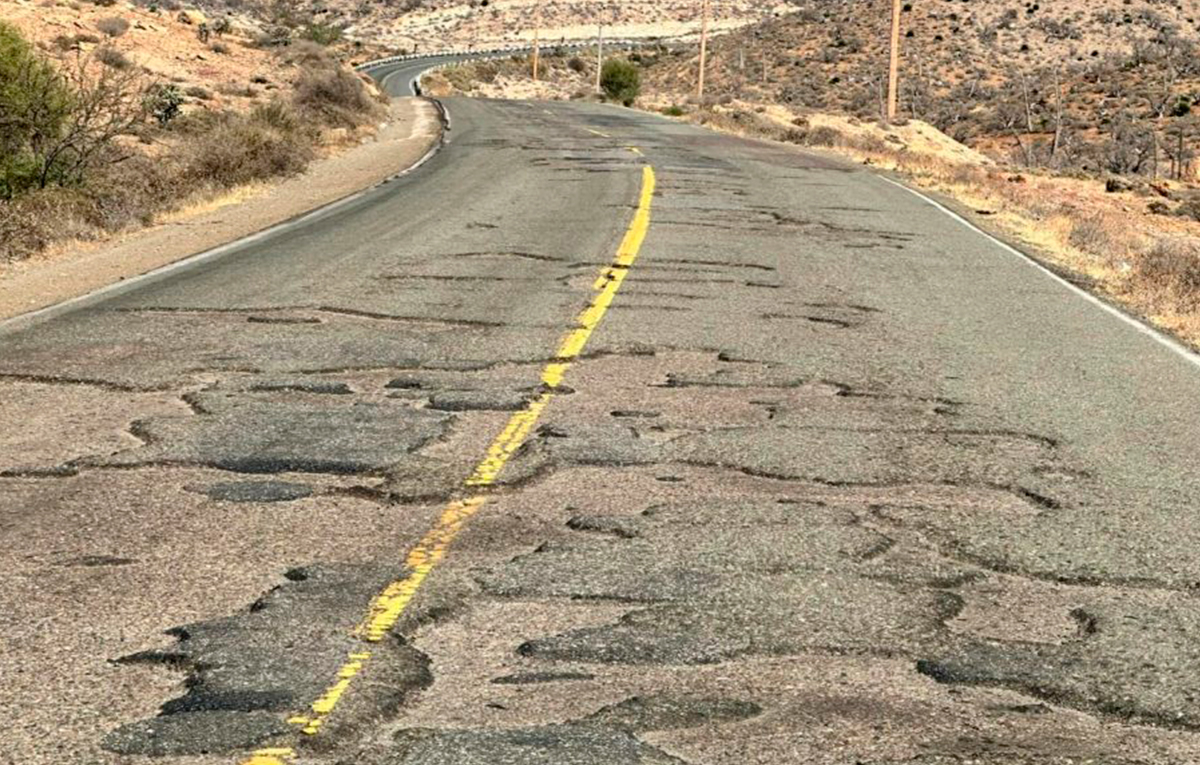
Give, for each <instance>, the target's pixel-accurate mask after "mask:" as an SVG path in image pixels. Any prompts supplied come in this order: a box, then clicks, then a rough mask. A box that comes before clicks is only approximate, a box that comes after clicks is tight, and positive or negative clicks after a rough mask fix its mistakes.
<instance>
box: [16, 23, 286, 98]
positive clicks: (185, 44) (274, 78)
mask: <svg viewBox="0 0 1200 765" xmlns="http://www.w3.org/2000/svg"><path fill="white" fill-rule="evenodd" d="M151 7H153V8H154V10H151ZM0 19H3V20H4V21H7V22H9V23H11V24H12V25H14V26H15V27H17V29H19V30H20V31H21V34H22V35H24V36H25V38H26V39H28V40H29V41H31V42H33V43H34V44H35V45H37V46H38V47H39V48H41V49H42V50H43V51H45V52H46V53H47V54H48V55H51V56H54V57H68V58H69V57H71V56H73V55H74V54H76V53H82V54H84V55H87V54H91V53H93V52H94V51H95V50H96V49H97V47H99V46H100V45H102V44H103V45H105V46H106V47H107V48H109V49H110V50H112V51H113V54H111V56H112V59H111V60H112V61H113V62H114V63H116V64H117V65H118V66H122V65H124V66H126V67H128V68H136V69H140V70H142V71H144V72H145V74H146V75H147V77H149V78H151V79H155V80H162V81H165V82H172V83H175V84H176V85H178V86H179V87H180V88H181V89H184V90H185V91H186V93H187V95H188V98H189V100H190V101H191V102H192V103H193V104H194V105H196V106H198V107H204V108H214V109H219V108H224V107H226V106H233V107H243V106H245V105H246V104H247V103H249V102H250V101H251V100H252V99H254V98H255V97H259V96H267V95H270V93H271V92H272V91H274V90H277V89H278V88H280V87H282V86H286V84H287V82H288V80H289V79H290V77H291V76H292V72H291V71H289V67H288V66H287V65H286V64H285V63H284V62H283V61H281V60H280V59H279V57H277V56H275V55H273V54H272V52H271V51H270V50H266V49H260V48H255V47H252V46H251V45H249V44H248V43H249V42H250V39H249V37H248V35H249V30H246V29H244V28H241V27H240V25H236V24H233V25H231V29H230V30H229V31H228V32H222V33H219V34H218V33H215V32H212V31H209V32H208V33H207V34H206V35H205V34H203V33H202V32H201V31H200V25H201V24H206V27H205V28H206V29H209V28H210V27H212V26H215V25H214V24H213V21H212V20H211V19H208V18H206V17H205V16H204V14H202V13H200V12H198V11H195V10H191V11H186V12H185V11H181V10H175V11H169V10H166V9H165V7H160V6H145V7H142V6H138V5H134V4H132V3H126V2H117V3H112V4H106V3H97V4H92V3H67V2H61V3H59V2H54V1H53V0H49V1H46V0H36V1H35V0H0ZM202 36H205V37H207V39H206V40H202V39H201V37H202Z"/></svg>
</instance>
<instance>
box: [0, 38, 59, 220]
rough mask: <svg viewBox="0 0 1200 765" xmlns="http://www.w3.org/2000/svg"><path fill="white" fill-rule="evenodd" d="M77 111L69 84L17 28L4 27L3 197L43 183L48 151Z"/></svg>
mask: <svg viewBox="0 0 1200 765" xmlns="http://www.w3.org/2000/svg"><path fill="white" fill-rule="evenodd" d="M72 107H73V103H72V98H71V91H70V88H69V87H68V85H67V82H66V80H65V79H64V78H63V77H62V75H61V74H60V73H59V72H58V70H57V69H56V68H55V67H54V65H53V64H51V63H50V62H49V61H47V60H46V59H44V58H42V57H41V56H39V55H38V53H37V52H36V51H35V50H34V48H33V46H32V45H30V44H29V43H28V42H26V41H25V39H24V38H23V37H21V35H20V34H19V33H18V32H17V30H16V28H15V27H13V26H11V25H9V24H5V23H0V198H5V199H11V198H12V197H13V196H16V195H17V194H19V193H21V192H22V191H24V190H25V189H27V188H29V187H31V186H35V185H39V183H38V178H39V176H40V174H41V171H42V161H41V160H42V157H43V155H44V153H45V151H46V148H47V147H48V146H50V145H51V144H53V143H54V142H55V141H56V140H57V139H58V137H59V136H60V135H61V134H62V132H63V130H64V128H65V126H66V123H67V120H68V119H69V117H70V114H71V110H72Z"/></svg>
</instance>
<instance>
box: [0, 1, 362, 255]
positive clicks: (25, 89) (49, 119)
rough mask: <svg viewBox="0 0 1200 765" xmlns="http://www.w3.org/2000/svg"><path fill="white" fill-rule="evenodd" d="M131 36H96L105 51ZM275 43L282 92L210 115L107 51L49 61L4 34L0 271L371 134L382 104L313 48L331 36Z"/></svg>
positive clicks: (117, 26)
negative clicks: (285, 78)
mask: <svg viewBox="0 0 1200 765" xmlns="http://www.w3.org/2000/svg"><path fill="white" fill-rule="evenodd" d="M201 23H205V24H207V23H208V22H201ZM214 27H215V28H216V29H220V30H222V34H224V32H225V31H226V28H224V27H223V25H219V24H214V25H213V27H209V29H208V32H207V34H209V35H212V34H214V32H213V31H212V30H213V28H214ZM127 30H128V24H127V23H126V24H122V23H118V22H116V21H109V20H105V22H104V23H103V25H101V31H102V32H103V33H104V35H105V39H108V40H112V39H115V38H117V37H120V36H121V35H123V34H125V32H126V31H127ZM198 34H200V33H199V32H198ZM282 34H283V33H282V32H280V33H279V34H278V35H277V37H276V42H275V43H273V44H272V47H273V49H274V50H276V51H277V52H276V53H275V54H273V55H274V56H275V58H276V59H277V61H278V65H279V66H280V67H282V68H283V69H284V70H285V71H287V72H289V73H290V81H289V82H287V83H286V87H278V88H275V89H274V90H273V91H272V92H271V95H270V96H269V97H266V98H262V97H258V98H255V99H253V100H250V99H247V101H249V102H248V103H246V104H245V106H243V107H241V108H232V107H231V108H212V106H211V104H210V103H209V102H210V100H211V99H212V98H213V94H212V93H211V92H210V91H209V90H208V89H207V88H204V87H200V86H192V87H188V88H186V89H185V88H181V87H180V86H179V85H177V84H176V83H174V82H171V81H169V80H164V79H161V78H158V77H155V76H154V75H152V74H151V73H149V72H148V71H146V70H144V69H143V68H141V67H140V66H138V65H137V64H136V63H135V59H133V58H131V57H130V56H128V55H126V54H125V53H123V52H121V51H120V50H118V49H117V48H115V47H114V46H113V44H112V43H111V42H104V40H98V42H97V43H96V44H95V45H93V46H90V47H89V49H88V50H86V51H85V50H83V49H82V48H81V47H80V46H79V45H78V44H75V43H72V44H70V45H68V46H60V47H58V48H56V49H54V50H46V49H44V48H39V47H37V46H34V45H33V44H31V43H30V42H29V41H28V40H26V39H24V38H23V37H22V35H21V34H20V33H19V32H18V31H17V29H16V28H15V27H14V26H12V25H11V24H7V23H4V22H0V264H3V263H4V262H12V261H16V260H21V259H24V258H28V257H29V256H31V255H33V254H36V253H38V252H40V251H42V250H45V249H46V248H48V247H51V246H53V245H55V244H58V243H63V242H70V241H87V240H94V239H99V238H103V237H105V236H107V235H110V234H112V233H115V232H120V231H125V230H129V229H133V228H137V227H140V226H145V225H149V224H152V223H154V222H155V220H156V219H157V218H159V217H160V216H162V215H164V214H166V213H169V212H171V211H173V210H175V209H178V208H181V207H185V206H190V205H194V204H197V203H200V202H202V201H204V200H206V199H212V198H214V197H217V196H220V195H221V194H222V193H225V192H228V191H229V190H231V189H234V188H235V187H238V186H243V185H246V184H253V183H258V182H263V181H271V180H273V179H278V178H282V177H286V176H289V175H294V174H296V173H299V172H301V171H303V170H304V169H305V168H306V167H307V166H308V164H309V162H311V161H312V160H313V159H314V158H316V157H317V156H319V155H320V154H321V153H322V152H323V151H325V150H326V149H327V148H328V147H329V146H331V145H333V144H337V143H339V142H341V143H345V142H348V141H349V139H350V138H351V137H352V135H353V133H355V132H357V131H369V130H371V129H373V126H374V125H376V124H377V123H378V122H379V120H380V118H381V116H382V115H383V113H384V106H383V102H382V101H381V99H380V97H379V96H378V93H377V91H375V90H374V89H373V87H372V86H370V85H369V84H368V83H366V82H364V81H363V80H362V78H360V76H359V75H357V74H355V73H354V72H352V71H350V70H349V69H347V68H346V67H344V66H343V65H342V64H341V63H340V62H339V60H338V59H337V58H336V57H335V56H334V55H333V54H332V53H331V52H330V50H329V49H328V48H326V47H325V46H324V45H322V44H321V43H319V42H315V41H314V40H316V39H322V40H328V39H329V37H330V33H329V32H328V30H319V31H318V32H314V31H313V27H312V26H311V25H307V24H304V25H299V26H297V27H296V28H295V29H292V30H290V31H289V32H288V34H287V39H286V41H284V40H280V39H279V38H281V37H282ZM248 42H249V44H254V45H259V44H262V41H261V40H258V41H248ZM252 92H256V91H252Z"/></svg>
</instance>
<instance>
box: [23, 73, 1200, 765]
mask: <svg viewBox="0 0 1200 765" xmlns="http://www.w3.org/2000/svg"><path fill="white" fill-rule="evenodd" d="M430 63H432V62H430V61H421V62H414V63H405V64H397V65H396V66H395V67H394V68H390V69H388V70H387V71H386V73H384V75H383V77H382V80H383V82H384V83H385V86H386V87H387V89H388V91H389V92H391V93H402V92H404V90H405V89H406V88H407V87H408V83H409V82H411V79H412V77H413V76H415V74H416V73H417V72H418V71H419V69H420V68H421V67H424V66H428V65H429V64H430ZM445 105H446V107H447V109H448V110H449V112H450V114H451V115H452V117H453V129H452V131H451V133H450V138H451V140H450V141H449V143H448V144H447V145H446V146H445V148H444V149H443V150H442V151H441V152H440V153H438V154H437V155H436V156H434V157H433V158H432V159H431V160H430V161H429V162H427V163H426V164H425V165H424V166H422V167H421V168H419V169H418V170H416V171H415V172H413V173H411V174H410V175H408V176H406V177H404V178H402V179H399V180H397V181H394V182H392V183H389V184H386V185H384V186H381V187H379V188H377V189H374V190H372V191H370V192H368V193H366V194H364V195H363V196H361V197H359V198H358V199H356V200H354V201H352V202H349V203H347V204H345V205H343V206H342V207H340V208H338V209H336V210H333V211H331V212H329V213H328V214H326V215H321V216H316V217H314V218H312V219H309V220H307V221H305V222H302V223H301V224H299V225H296V226H292V227H290V228H287V229H285V230H283V231H281V232H279V233H278V234H276V235H274V236H271V237H268V238H265V239H261V240H258V241H255V242H252V243H249V244H247V245H245V246H243V247H240V248H236V249H234V250H233V251H231V252H230V253H228V254H227V255H225V256H223V257H220V258H216V259H210V260H208V261H204V262H201V263H198V264H196V265H195V266H193V267H190V268H186V269H180V270H177V271H175V272H173V273H172V274H171V275H170V276H169V277H168V278H164V279H160V280H157V281H153V280H150V281H146V282H144V283H140V284H139V286H137V287H136V288H134V289H131V290H129V291H126V292H124V293H121V294H115V295H113V296H110V297H107V298H104V299H100V300H93V301H90V302H87V301H85V302H83V303H81V304H79V307H77V308H76V309H75V310H72V311H70V312H65V313H61V314H59V315H56V316H54V317H53V318H50V319H49V320H47V321H44V322H42V323H39V324H36V325H33V326H26V327H23V328H22V329H20V330H19V331H15V332H8V333H6V334H2V335H0V556H2V557H3V559H2V561H0V562H2V565H0V614H3V617H0V618H2V620H3V621H0V638H2V641H3V647H4V650H3V651H0V675H2V676H3V677H4V679H5V680H4V683H3V687H2V688H0V707H2V708H3V709H4V710H5V715H6V718H7V720H8V722H9V727H8V728H7V732H6V734H5V753H6V754H7V755H8V757H9V758H10V759H11V760H12V761H14V762H21V763H25V764H27V765H31V764H34V763H51V762H53V763H62V762H72V763H84V762H86V763H99V764H100V765H115V764H116V763H125V762H131V761H132V760H131V759H130V758H131V757H133V756H134V755H140V754H152V755H156V756H158V757H159V758H160V759H157V760H155V761H156V762H162V763H183V762H187V763H197V762H204V763H217V762H228V763H234V762H253V763H255V765H278V763H288V762H293V761H294V762H297V763H305V764H307V763H322V764H330V765H331V764H332V763H337V762H355V763H362V764H364V765H374V764H379V765H438V764H441V763H455V764H458V763H477V762H478V763H534V762H546V763H556V765H626V764H630V765H632V764H634V763H640V764H646V763H653V764H655V765H667V764H668V763H670V764H677V763H681V762H682V763H690V764H691V765H709V764H716V763H722V764H724V763H735V762H736V763H739V764H743V763H764V764H766V763H770V764H771V765H782V764H784V763H789V764H790V763H805V764H807V763H827V764H829V765H834V764H835V763H838V764H844V763H850V762H871V763H899V762H906V763H913V762H916V763H925V764H926V765H933V764H934V763H937V764H939V765H940V764H942V763H965V762H975V763H988V764H992V765H1001V764H1002V763H1003V764H1004V765H1009V764H1011V763H1065V762H1068V761H1071V762H1086V761H1096V762H1106V763H1160V762H1161V763H1169V762H1195V761H1200V739H1197V736H1196V733H1195V731H1196V730H1197V729H1200V706H1198V705H1197V704H1196V694H1197V691H1196V688H1195V678H1196V677H1197V676H1198V675H1200V648H1198V646H1200V611H1198V610H1197V609H1196V607H1195V604H1196V600H1195V588H1196V586H1197V583H1198V582H1200V573H1198V572H1200V517H1198V516H1197V513H1196V497H1197V496H1200V407H1198V406H1197V402H1198V401H1200V370H1198V369H1197V366H1196V361H1195V357H1193V356H1191V355H1190V354H1188V353H1187V352H1185V351H1182V350H1180V349H1178V348H1177V347H1174V346H1172V345H1170V344H1169V343H1165V342H1162V341H1161V340H1159V339H1156V336H1153V335H1152V334H1150V333H1149V332H1148V331H1146V330H1145V329H1144V328H1142V327H1141V326H1140V325H1138V324H1136V323H1134V322H1132V321H1129V320H1125V319H1123V318H1121V317H1120V316H1119V315H1117V314H1114V313H1113V312H1112V311H1110V310H1108V309H1106V308H1105V307H1103V306H1102V305H1100V304H1098V303H1096V302H1094V301H1092V300H1089V299H1086V298H1084V297H1082V296H1081V295H1080V294H1078V293H1077V292H1075V291H1073V290H1072V289H1071V288H1070V287H1069V286H1067V285H1066V284H1064V283H1063V282H1060V281H1058V280H1056V279H1055V278H1053V277H1051V276H1049V275H1048V274H1047V273H1046V272H1044V271H1042V270H1039V269H1038V268H1036V267H1034V266H1033V265H1031V264H1030V262H1028V261H1026V260H1024V259H1023V258H1022V257H1020V256H1019V255H1017V254H1015V253H1014V252H1013V251H1011V250H1009V249H1006V248H1005V247H1004V246H1002V245H1000V244H999V243H997V242H996V241H994V240H992V239H990V238H988V237H986V236H984V235H982V234H981V233H980V232H978V231H976V230H974V229H972V228H970V227H969V226H967V225H964V224H963V223H962V222H961V221H959V220H956V219H955V218H953V217H951V216H950V215H949V214H947V212H946V211H944V210H942V209H940V208H938V207H935V206H934V205H932V204H931V203H929V202H928V201H926V200H924V199H921V198H919V197H917V196H915V195H914V194H912V193H910V192H908V191H906V190H904V189H903V188H899V187H897V186H896V185H894V184H892V183H890V182H888V181H887V180H885V179H883V178H880V177H879V176H877V175H875V174H874V173H872V172H869V171H868V170H866V169H864V168H862V167H859V166H855V165H852V164H849V163H846V162H843V161H841V160H836V159H831V158H826V157H823V156H817V155H809V154H805V153H802V152H798V151H795V150H794V149H793V148H790V147H786V146H782V145H777V144H769V143H762V142H757V141H751V140H744V139H739V138H734V137H730V136H726V135H719V134H716V133H713V132H709V131H706V130H704V129H701V128H698V127H694V126H690V125H684V124H679V123H676V122H672V121H669V120H666V119H663V118H660V117H658V116H655V115H652V114H648V113H643V112H638V111H633V110H627V109H621V108H616V107H611V106H605V105H598V104H590V103H579V102H569V103H557V102H556V103H542V102H513V101H490V100H470V99H447V100H446V101H445ZM167 630H170V631H171V632H170V633H169V634H164V633H165V632H166V631H167ZM255 752H257V754H255Z"/></svg>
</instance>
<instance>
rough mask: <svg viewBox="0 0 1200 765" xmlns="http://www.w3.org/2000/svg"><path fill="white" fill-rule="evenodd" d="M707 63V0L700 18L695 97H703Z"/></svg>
mask: <svg viewBox="0 0 1200 765" xmlns="http://www.w3.org/2000/svg"><path fill="white" fill-rule="evenodd" d="M707 63H708V0H704V10H703V11H702V13H701V18H700V76H699V77H698V78H697V79H696V98H704V68H705V64H707Z"/></svg>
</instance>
